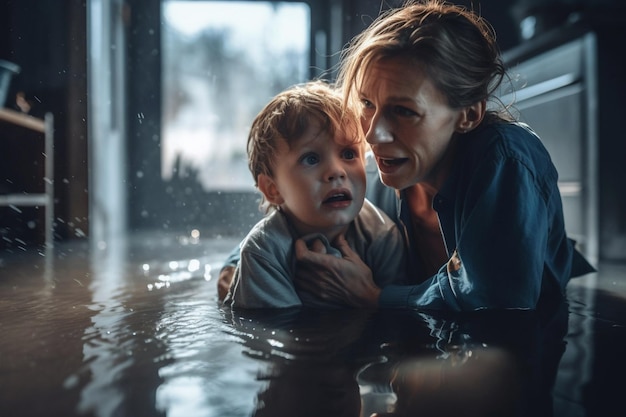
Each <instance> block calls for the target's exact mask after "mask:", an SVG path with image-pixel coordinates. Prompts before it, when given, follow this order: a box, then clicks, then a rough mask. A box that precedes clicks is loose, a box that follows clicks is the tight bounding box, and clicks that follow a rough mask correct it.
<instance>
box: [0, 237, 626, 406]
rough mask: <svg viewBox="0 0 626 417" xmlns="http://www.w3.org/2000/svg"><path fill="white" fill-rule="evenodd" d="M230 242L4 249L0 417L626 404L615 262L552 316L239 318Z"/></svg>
mask: <svg viewBox="0 0 626 417" xmlns="http://www.w3.org/2000/svg"><path fill="white" fill-rule="evenodd" d="M235 244H236V240H232V239H217V238H216V239H210V240H203V239H199V240H194V239H192V238H190V237H185V236H169V237H167V236H165V237H164V236H149V235H148V236H134V237H133V238H132V239H125V240H121V241H117V242H115V243H111V242H109V243H108V244H107V245H105V244H100V245H94V247H93V248H90V247H89V246H88V244H86V243H84V242H78V243H76V242H74V243H57V245H56V246H55V248H54V249H53V250H50V251H48V253H41V252H40V251H37V250H32V251H31V250H28V251H22V250H19V249H17V250H10V251H6V252H0V415H1V416H3V417H12V416H107V417H108V416H133V417H142V416H174V417H178V416H180V417H194V416H207V417H208V416H211V417H212V416H220V417H230V416H232V417H236V416H277V417H280V416H294V417H302V416H355V417H357V416H370V415H371V414H372V413H379V415H381V414H382V413H385V412H392V411H394V410H395V413H396V414H394V415H398V416H463V417H465V416H567V417H579V416H580V417H583V416H623V415H624V412H625V411H624V410H626V406H625V401H624V398H623V397H621V396H622V395H624V392H625V388H626V383H624V379H623V377H624V376H625V375H626V365H625V360H624V352H625V347H626V295H625V294H626V266H624V265H600V271H599V273H597V274H592V275H589V276H587V277H585V278H582V279H576V280H574V281H572V283H571V284H570V286H569V288H568V303H567V304H564V305H563V306H559V308H557V309H555V310H554V311H542V312H534V313H497V314H486V313H483V314H473V315H465V316H459V317H455V316H436V315H428V314H424V313H420V312H417V311H364V310H338V311H317V310H312V311H310V310H285V311H270V312H247V313H243V312H233V311H229V310H226V309H221V308H220V306H219V305H218V303H217V295H216V288H215V279H216V276H217V273H218V271H219V268H220V266H221V262H222V261H223V260H224V258H225V256H226V253H227V252H228V251H229V250H230V249H231V248H232V247H234V245H235Z"/></svg>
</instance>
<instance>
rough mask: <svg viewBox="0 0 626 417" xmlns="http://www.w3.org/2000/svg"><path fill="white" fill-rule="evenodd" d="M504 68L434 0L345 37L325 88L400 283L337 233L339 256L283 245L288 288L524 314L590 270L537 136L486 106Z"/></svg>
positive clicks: (483, 36)
mask: <svg viewBox="0 0 626 417" xmlns="http://www.w3.org/2000/svg"><path fill="white" fill-rule="evenodd" d="M504 76H505V68H504V65H503V63H502V60H501V57H500V54H499V50H498V47H497V45H496V43H495V36H494V33H493V31H492V28H491V27H490V26H489V24H488V23H487V22H486V21H484V20H483V19H482V18H480V17H479V16H477V15H476V14H474V13H472V12H470V11H468V10H466V9H463V8H461V7H459V6H454V5H449V4H446V3H442V2H441V1H428V2H423V3H411V4H407V5H405V6H403V7H401V8H398V9H394V10H390V11H388V12H386V13H384V14H383V15H381V16H380V17H379V18H378V19H377V20H376V21H374V22H373V24H372V25H371V26H370V27H369V28H368V29H366V30H365V31H364V32H363V33H361V34H360V35H358V36H357V37H356V38H355V39H354V41H353V42H352V44H351V45H350V46H349V47H348V48H347V49H346V50H345V52H344V54H343V56H342V62H341V66H340V70H339V74H338V85H339V87H340V88H341V89H342V90H343V94H344V100H345V104H346V105H348V106H358V108H359V109H360V111H361V116H362V125H363V130H364V132H366V140H367V141H368V142H369V144H370V145H371V150H372V152H373V155H374V157H375V161H376V164H377V167H378V177H379V179H380V181H381V182H382V183H383V184H384V186H387V188H385V187H384V186H383V185H381V184H380V182H378V181H377V180H374V181H370V183H368V187H369V188H370V191H369V193H368V198H369V199H370V200H371V201H372V202H373V203H375V204H377V205H378V206H379V207H380V208H382V209H383V210H384V211H386V212H387V213H388V214H390V216H392V217H396V218H397V219H398V221H397V222H398V224H399V225H400V227H402V228H403V229H404V231H405V236H406V238H407V244H408V247H409V256H411V257H412V258H413V259H412V261H413V263H412V266H411V268H410V271H409V273H410V274H412V275H413V278H414V284H413V285H409V286H386V287H385V288H383V289H380V288H378V287H377V286H376V285H375V284H374V282H373V279H372V273H371V271H370V270H369V268H368V267H367V265H365V264H364V263H363V262H362V261H361V259H360V258H359V257H358V256H357V255H356V254H355V253H354V252H353V251H352V250H351V249H350V247H349V246H348V245H347V244H346V243H345V240H343V239H342V238H341V237H340V238H338V239H337V241H336V246H337V247H338V248H339V249H340V250H341V252H342V254H343V258H335V257H332V256H330V255H327V254H324V253H323V250H321V249H319V248H318V247H317V245H311V246H310V247H307V245H306V243H304V242H303V241H298V242H297V243H296V253H297V258H298V260H299V268H298V277H297V285H298V286H299V287H300V288H301V289H303V290H307V291H309V292H313V293H316V294H318V295H319V297H320V298H322V299H324V300H327V301H335V302H337V301H341V302H345V303H348V304H350V305H353V306H362V307H397V308H406V307H409V308H421V309H438V310H439V309H444V310H452V311H474V310H483V309H523V310H530V309H536V308H538V307H540V306H541V305H542V304H552V303H556V302H558V301H561V300H562V299H563V295H564V291H565V286H566V284H567V282H568V281H569V279H570V278H571V277H572V276H577V275H582V274H584V273H588V272H592V271H593V268H592V267H591V266H590V265H589V264H588V263H587V262H586V261H585V260H584V259H583V258H582V256H580V254H579V253H578V252H577V251H576V250H575V248H574V244H573V241H571V240H570V239H568V238H567V236H566V231H565V226H564V220H563V209H562V203H561V197H560V194H559V190H558V187H557V171H556V169H555V167H554V165H553V164H552V162H551V160H550V156H549V155H548V153H547V151H546V149H545V148H544V146H543V145H542V144H541V141H540V139H539V138H538V137H537V135H535V133H534V132H533V131H532V130H531V129H530V128H529V127H528V126H526V125H524V124H521V123H517V122H515V121H514V120H513V118H512V117H511V116H510V114H509V113H508V112H507V111H506V109H505V108H504V107H503V106H500V108H501V110H500V111H496V110H495V109H494V108H492V107H488V105H487V103H488V102H491V101H494V100H492V99H493V98H494V95H493V94H494V91H495V90H496V89H497V88H498V86H499V84H500V83H501V81H502V80H503V78H504ZM496 104H498V103H497V102H496ZM369 179H370V178H368V180H369Z"/></svg>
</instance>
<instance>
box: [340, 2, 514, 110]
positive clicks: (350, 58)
mask: <svg viewBox="0 0 626 417" xmlns="http://www.w3.org/2000/svg"><path fill="white" fill-rule="evenodd" d="M394 57H406V58H409V59H412V60H414V62H415V65H416V68H420V69H422V70H424V71H426V74H427V75H428V76H429V77H430V78H431V80H432V81H433V82H434V83H435V85H436V86H437V88H439V89H440V90H441V91H442V92H443V93H444V95H445V96H446V97H447V100H448V104H449V105H450V106H451V107H453V108H460V107H464V106H468V105H471V104H474V103H477V102H480V101H482V100H491V99H495V97H493V93H494V91H495V90H496V89H497V88H498V86H499V85H500V83H501V82H502V79H503V77H504V76H505V74H506V71H505V67H504V64H503V62H502V59H501V55H500V51H499V48H498V46H497V44H496V39H495V33H494V31H493V28H492V27H491V26H490V25H489V23H487V21H486V20H484V19H483V18H482V17H480V16H478V15H476V14H475V13H474V12H472V11H469V10H467V9H466V8H464V7H462V6H457V5H452V4H448V3H446V2H445V1H441V0H428V1H409V2H407V3H405V4H404V5H403V6H402V7H399V8H395V9H390V10H388V11H386V12H383V13H382V14H381V15H380V16H379V17H378V18H377V19H376V20H375V21H374V22H373V23H372V24H371V25H370V26H369V27H368V28H367V29H366V30H365V31H363V32H362V33H360V34H359V35H357V36H356V37H355V38H354V39H353V41H352V42H351V43H350V45H348V47H347V48H346V49H345V50H344V51H343V53H342V57H341V63H340V67H339V72H338V76H337V84H338V86H339V87H340V88H341V89H343V92H344V100H345V104H348V105H349V106H355V105H356V106H357V107H356V108H360V105H359V103H358V101H359V97H358V91H357V89H358V88H359V83H360V82H361V81H362V78H363V74H364V72H365V71H367V69H368V67H370V66H371V65H372V64H373V63H376V62H378V61H380V60H384V59H388V58H394ZM496 101H497V100H496ZM504 114H505V112H503V114H502V115H501V116H502V117H505V116H504Z"/></svg>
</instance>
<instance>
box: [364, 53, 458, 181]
mask: <svg viewBox="0 0 626 417" xmlns="http://www.w3.org/2000/svg"><path fill="white" fill-rule="evenodd" d="M359 87H360V88H359V89H358V90H357V91H358V94H359V96H360V100H361V103H362V105H363V108H362V124H363V131H364V132H366V137H365V138H366V139H367V141H368V142H369V143H370V145H371V147H372V151H373V152H374V154H375V156H376V163H377V164H378V170H379V172H380V178H381V180H382V182H383V183H385V184H386V185H388V186H390V187H393V188H396V189H403V188H407V187H409V186H412V185H414V184H416V183H418V182H426V183H428V184H430V185H432V186H434V187H435V188H439V186H440V185H441V183H442V181H443V180H445V177H446V176H447V173H448V167H449V162H450V156H451V155H452V152H450V151H451V144H452V143H453V140H452V137H453V135H454V133H455V131H458V130H457V128H458V125H459V124H460V120H461V113H462V110H456V109H453V108H451V107H450V106H449V105H448V103H447V100H446V97H445V96H444V94H443V93H442V92H441V91H440V90H439V89H437V88H436V87H435V84H434V83H433V82H432V80H431V79H430V78H429V77H428V76H427V75H426V72H425V71H424V70H423V69H422V68H421V67H420V66H419V65H417V64H416V63H415V61H412V60H409V59H406V58H402V57H398V58H389V59H385V60H381V61H378V62H376V63H373V64H372V65H371V66H369V67H368V68H367V70H366V71H365V73H364V75H363V79H362V83H361V85H360V86H359Z"/></svg>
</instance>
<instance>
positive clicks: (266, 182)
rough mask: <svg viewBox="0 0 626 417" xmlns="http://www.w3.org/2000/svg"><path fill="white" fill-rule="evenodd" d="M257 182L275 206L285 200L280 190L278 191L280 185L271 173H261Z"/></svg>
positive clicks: (267, 198)
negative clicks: (277, 184)
mask: <svg viewBox="0 0 626 417" xmlns="http://www.w3.org/2000/svg"><path fill="white" fill-rule="evenodd" d="M257 184H258V186H259V190H260V191H261V192H262V193H263V195H264V196H265V199H266V200H267V201H268V202H269V203H270V204H273V205H275V206H278V205H280V204H282V203H283V202H284V201H285V200H283V198H282V197H281V195H280V191H278V187H277V186H276V183H275V182H274V179H273V178H272V177H270V176H269V175H265V174H259V176H258V178H257Z"/></svg>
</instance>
